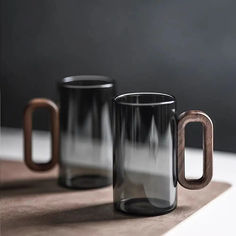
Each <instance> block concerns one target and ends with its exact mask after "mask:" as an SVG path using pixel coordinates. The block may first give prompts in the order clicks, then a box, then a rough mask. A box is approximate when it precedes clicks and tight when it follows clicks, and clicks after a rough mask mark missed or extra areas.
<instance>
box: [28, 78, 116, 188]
mask: <svg viewBox="0 0 236 236" xmlns="http://www.w3.org/2000/svg"><path fill="white" fill-rule="evenodd" d="M59 95H60V103H59V104H60V109H59V108H58V106H57V105H56V104H55V103H54V102H53V101H51V100H48V99H44V98H36V99H33V100H31V101H30V102H29V103H28V105H27V106H26V108H25V112H24V155H25V163H26V165H27V166H28V167H29V168H30V169H31V170H34V171H46V170H50V169H51V168H52V167H54V166H55V164H56V163H58V162H59V180H58V182H59V184H60V185H62V186H65V187H69V188H78V189H89V188H97V187H103V186H106V185H110V184H111V183H112V128H111V115H112V114H111V113H112V112H111V106H112V97H113V96H114V95H115V84H114V81H113V80H111V79H110V78H107V77H105V76H95V75H94V76H90V75H84V76H71V77H67V78H65V79H63V80H62V81H61V82H60V83H59ZM37 108H48V109H49V111H50V113H51V146H52V148H51V153H52V157H51V160H50V161H49V162H48V163H40V164H39V163H35V162H33V160H32V113H33V111H34V110H35V109H37ZM59 120H60V121H59ZM59 131H60V132H59ZM59 133H60V135H59ZM59 143H60V145H59Z"/></svg>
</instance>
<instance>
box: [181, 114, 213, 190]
mask: <svg viewBox="0 0 236 236" xmlns="http://www.w3.org/2000/svg"><path fill="white" fill-rule="evenodd" d="M191 122H200V123H202V125H203V133H204V135H203V175H202V177H201V178H200V179H186V178H185V127H186V125H187V124H188V123H191ZM212 157H213V124H212V121H211V119H210V118H209V116H208V115H207V114H205V113H204V112H202V111H194V110H190V111H187V112H184V113H182V114H181V115H180V116H179V121H178V181H179V183H180V184H181V185H182V186H183V187H185V188H187V189H200V188H203V187H205V186H206V185H208V184H209V182H210V181H211V178H212Z"/></svg>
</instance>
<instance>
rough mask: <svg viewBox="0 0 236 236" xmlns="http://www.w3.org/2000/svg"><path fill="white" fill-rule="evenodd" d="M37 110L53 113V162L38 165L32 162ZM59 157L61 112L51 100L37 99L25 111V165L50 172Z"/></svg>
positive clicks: (30, 102) (32, 168)
mask: <svg viewBox="0 0 236 236" xmlns="http://www.w3.org/2000/svg"><path fill="white" fill-rule="evenodd" d="M37 108H48V109H49V110H50V113H51V154H52V157H51V160H50V161H49V162H47V163H42V164H36V163H34V162H33V160H32V114H33V112H34V110H35V109H37ZM58 155H59V111H58V107H57V105H56V104H55V103H54V102H52V101H51V100H49V99H45V98H35V99H32V100H31V101H29V103H28V105H27V106H26V108H25V111H24V157H25V164H26V165H27V166H28V167H29V168H30V169H31V170H35V171H46V170H50V169H51V168H52V167H54V166H55V165H56V163H57V162H58Z"/></svg>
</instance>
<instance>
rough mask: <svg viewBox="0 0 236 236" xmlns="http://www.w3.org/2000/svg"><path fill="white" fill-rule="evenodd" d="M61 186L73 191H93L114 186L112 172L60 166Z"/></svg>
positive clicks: (59, 180)
mask: <svg viewBox="0 0 236 236" xmlns="http://www.w3.org/2000/svg"><path fill="white" fill-rule="evenodd" d="M58 183H59V185H61V186H63V187H66V188H71V189H93V188H101V187H105V186H108V185H111V184H112V178H111V172H110V171H106V170H99V169H91V168H85V167H81V166H76V167H75V166H73V167H72V166H65V165H63V166H60V175H59V179H58Z"/></svg>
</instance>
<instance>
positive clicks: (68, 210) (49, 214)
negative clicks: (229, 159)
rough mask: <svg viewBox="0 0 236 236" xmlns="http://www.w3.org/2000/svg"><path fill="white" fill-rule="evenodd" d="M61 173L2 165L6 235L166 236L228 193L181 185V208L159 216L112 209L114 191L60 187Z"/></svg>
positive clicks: (220, 186) (216, 185)
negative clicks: (178, 225) (222, 194)
mask: <svg viewBox="0 0 236 236" xmlns="http://www.w3.org/2000/svg"><path fill="white" fill-rule="evenodd" d="M57 172H58V169H57V168H55V169H54V170H53V171H49V172H47V173H43V174H42V173H35V172H31V171H30V170H28V169H27V168H26V166H25V165H24V164H23V163H21V162H11V161H0V192H1V195H0V196H1V199H0V214H1V219H0V220H1V235H2V236H7V235H14V236H15V235H17V236H21V235H24V236H25V235H67V236H70V235H86V236H90V235H96V236H99V235H112V236H114V235H161V234H163V233H165V232H167V231H168V230H170V229H171V228H173V227H174V226H175V225H177V224H178V223H180V222H181V221H183V220H184V219H186V218H187V217H188V216H190V215H192V214H193V213H194V212H196V211H197V210H199V209H200V208H201V207H203V206H204V205H206V204H207V203H208V202H210V201H211V200H213V199H214V198H216V197H217V196H219V195H220V194H221V193H223V192H224V191H226V190H227V189H228V188H229V187H230V184H227V183H222V182H212V183H211V184H209V185H208V186H207V187H206V188H204V189H202V190H194V191H189V190H186V189H183V188H182V187H180V186H179V187H178V188H179V189H178V207H177V209H176V210H174V211H172V212H171V213H169V214H166V215H162V216H155V217H140V216H130V215H125V214H122V213H119V212H115V211H114V210H113V205H112V187H106V188H101V189H96V190H86V191H84V190H83V191H78V190H77V191H75V190H69V189H65V188H62V187H60V186H58V185H57Z"/></svg>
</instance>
